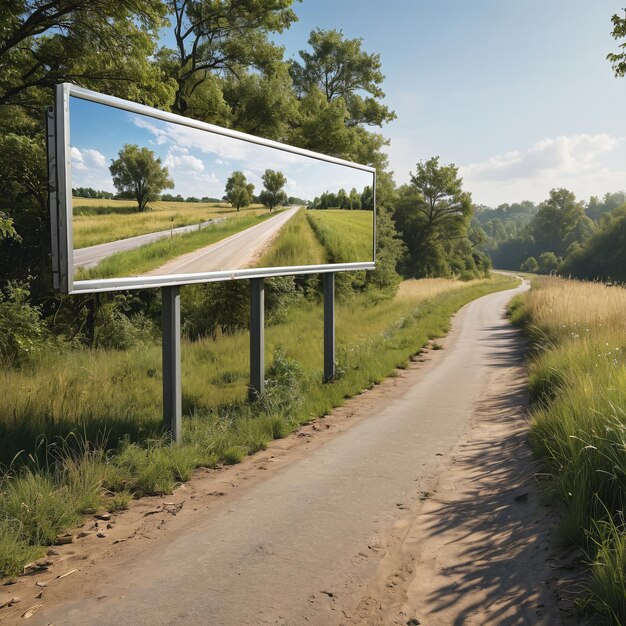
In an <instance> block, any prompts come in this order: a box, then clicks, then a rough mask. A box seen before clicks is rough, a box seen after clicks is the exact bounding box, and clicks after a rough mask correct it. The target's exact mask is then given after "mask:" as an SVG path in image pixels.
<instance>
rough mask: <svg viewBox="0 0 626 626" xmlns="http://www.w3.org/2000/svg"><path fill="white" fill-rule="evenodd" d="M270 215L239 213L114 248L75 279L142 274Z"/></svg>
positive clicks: (78, 272) (79, 272) (80, 270)
mask: <svg viewBox="0 0 626 626" xmlns="http://www.w3.org/2000/svg"><path fill="white" fill-rule="evenodd" d="M270 216H271V215H270V214H269V213H265V214H263V215H244V214H240V216H238V217H235V216H232V217H231V218H229V219H227V220H226V221H224V222H219V223H217V224H211V225H210V226H206V227H205V228H202V229H201V230H197V231H195V230H194V231H193V232H190V233H184V234H182V235H176V236H175V237H174V238H173V239H170V238H167V237H166V238H164V239H159V240H158V241H154V242H153V243H149V244H146V245H145V246H140V247H139V248H135V249H134V250H128V251H126V252H117V253H115V254H112V255H111V256H108V257H106V258H105V259H104V260H103V261H101V262H100V263H98V265H96V267H93V268H91V269H88V270H86V269H79V270H78V271H77V272H76V276H75V280H90V279H93V278H119V277H122V276H136V275H139V274H144V273H145V272H149V271H151V270H154V269H156V268H157V267H159V266H160V265H163V264H164V263H166V262H167V261H169V260H171V259H175V258H176V257H178V256H181V255H182V254H186V253H187V252H193V251H194V250H198V249H199V248H203V247H204V246H209V245H211V244H213V243H216V242H218V241H221V240H222V239H225V238H226V237H230V236H231V235H234V234H236V233H239V232H241V231H242V230H246V228H250V227H251V226H255V225H256V224H259V223H260V222H262V221H264V220H266V219H268V218H269V217H270Z"/></svg>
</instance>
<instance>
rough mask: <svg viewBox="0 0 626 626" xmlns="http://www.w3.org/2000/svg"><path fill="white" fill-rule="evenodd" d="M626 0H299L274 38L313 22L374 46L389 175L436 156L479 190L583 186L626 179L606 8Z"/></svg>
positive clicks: (293, 51)
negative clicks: (388, 114)
mask: <svg viewBox="0 0 626 626" xmlns="http://www.w3.org/2000/svg"><path fill="white" fill-rule="evenodd" d="M623 6H624V0H524V1H523V2H513V1H512V0H472V1H471V2H469V1H468V0H387V1H386V2H380V1H378V2H373V1H371V0H303V2H301V3H295V5H294V8H295V11H296V13H297V15H298V17H299V21H298V22H297V23H296V24H294V25H293V26H292V27H291V28H290V29H289V30H288V31H286V32H285V33H283V34H282V35H280V36H278V37H276V38H275V40H276V41H277V42H278V43H280V44H281V45H283V46H285V49H286V57H287V58H290V57H297V54H298V51H299V50H302V49H306V48H307V43H306V41H307V39H308V36H309V33H310V31H311V30H312V29H314V28H317V27H320V28H323V29H329V28H336V29H341V30H342V31H343V32H344V34H345V36H346V37H348V38H354V37H360V38H362V39H363V47H364V49H365V50H366V51H368V52H370V53H378V54H380V58H381V62H382V70H383V73H384V74H385V76H386V78H385V81H384V84H383V89H384V91H385V92H386V99H385V103H386V104H387V105H388V106H389V107H390V108H392V109H393V110H395V112H396V114H397V116H398V118H397V120H395V121H393V122H391V123H390V124H387V125H385V126H384V127H383V129H382V132H383V134H384V135H385V136H386V137H387V138H388V139H390V142H391V144H390V146H389V148H388V153H389V159H390V166H391V169H392V170H393V171H394V175H395V180H396V182H397V183H399V184H402V183H405V182H408V180H409V176H410V174H409V172H411V171H415V165H416V163H417V162H418V161H421V160H426V159H428V158H430V157H432V156H439V157H440V162H441V163H446V164H448V163H454V164H455V165H457V166H458V167H459V172H460V175H461V176H462V177H463V180H464V188H465V189H466V190H467V191H470V192H471V193H472V197H473V200H474V202H475V203H477V204H486V205H489V206H497V205H498V204H500V203H504V202H509V203H511V202H516V201H521V200H532V201H535V202H540V201H542V200H544V199H545V198H547V197H548V194H549V191H550V189H552V188H556V187H567V188H568V189H571V190H572V191H574V192H575V193H576V195H577V196H578V197H579V198H581V199H588V198H589V196H591V195H600V196H602V195H604V193H606V192H613V191H618V190H623V189H626V78H615V76H614V75H613V71H612V69H611V65H610V63H609V62H608V61H607V60H606V55H607V53H609V52H615V51H617V45H618V44H617V42H616V41H615V40H614V39H613V38H612V37H611V35H610V33H611V30H612V25H611V21H610V19H611V16H612V15H613V14H615V13H620V14H622V7H623Z"/></svg>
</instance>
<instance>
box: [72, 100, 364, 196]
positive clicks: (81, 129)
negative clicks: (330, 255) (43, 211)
mask: <svg viewBox="0 0 626 626" xmlns="http://www.w3.org/2000/svg"><path fill="white" fill-rule="evenodd" d="M125 144H136V145H138V146H140V147H147V148H149V149H150V150H151V151H152V152H154V154H155V155H156V156H157V157H159V158H160V159H161V163H162V164H163V165H164V166H165V167H167V169H168V173H169V175H170V178H171V179H172V180H173V182H174V184H175V186H174V189H172V190H168V191H167V192H168V193H172V194H174V195H177V194H181V195H182V196H183V197H184V198H187V197H189V196H195V197H198V198H202V197H205V196H206V197H212V198H221V197H222V196H223V195H224V193H225V186H226V180H227V179H228V177H229V176H230V175H231V174H232V173H233V172H234V171H243V172H244V174H245V175H246V179H247V181H248V182H249V183H253V184H254V186H255V189H254V192H255V193H256V194H258V193H260V192H261V191H262V189H263V181H262V179H261V177H262V175H263V173H264V172H265V170H266V169H274V170H279V171H281V172H282V173H283V174H284V175H285V177H286V178H287V183H286V185H285V191H286V193H287V195H288V196H295V197H297V198H301V199H304V200H313V199H314V198H315V197H316V196H320V195H321V194H322V193H324V192H325V191H331V192H333V193H337V191H339V189H345V190H346V191H347V192H350V190H351V189H352V188H356V189H357V191H358V192H359V194H360V193H361V192H362V191H363V189H364V188H365V187H366V186H368V185H372V180H373V175H372V174H371V173H370V172H365V171H363V170H359V169H355V168H353V167H347V166H344V165H338V164H334V163H328V162H326V161H319V160H317V159H314V158H311V157H307V156H303V155H299V154H293V153H290V152H285V151H283V150H278V149H276V148H269V147H267V146H259V145H256V144H253V143H250V142H247V141H242V140H240V139H233V138H232V137H225V136H223V135H218V134H214V133H209V132H206V131H202V130H198V129H194V128H190V127H188V126H182V125H179V124H173V123H171V122H164V121H162V120H157V119H155V118H152V117H148V116H145V115H138V114H136V113H130V112H128V111H123V110H121V109H116V108H113V107H110V106H107V105H103V104H97V103H94V102H90V101H87V100H81V99H80V98H76V97H72V98H71V101H70V145H71V152H72V187H91V188H93V189H97V190H105V191H113V192H114V191H115V187H114V186H113V180H112V178H111V174H110V172H109V166H110V165H111V161H112V160H113V159H116V158H117V157H118V153H119V151H120V150H121V149H122V148H123V146H124V145H125Z"/></svg>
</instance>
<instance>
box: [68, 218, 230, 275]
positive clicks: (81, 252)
mask: <svg viewBox="0 0 626 626" xmlns="http://www.w3.org/2000/svg"><path fill="white" fill-rule="evenodd" d="M225 219H226V218H225V217H216V218H215V219H212V220H207V221H206V222H200V223H199V224H190V225H189V226H179V227H178V228H172V229H168V230H162V231H159V232H158V233H147V234H145V235H137V236H136V237H128V238H127V239H118V240H117V241H109V242H107V243H100V244H98V245H96V246H88V247H87V248H78V249H76V250H74V271H76V270H77V269H78V268H80V267H82V268H84V269H90V268H92V267H95V266H96V265H98V263H100V261H102V260H104V259H106V258H107V257H108V256H111V255H112V254H115V253H116V252H126V251H127V250H134V249H135V248H139V247H141V246H145V245H146V244H148V243H152V242H153V241H158V240H159V239H164V238H166V237H171V236H173V235H183V234H185V233H191V232H193V231H196V230H199V229H202V228H205V227H206V226H209V225H210V224H218V223H219V222H223V221H224V220H225Z"/></svg>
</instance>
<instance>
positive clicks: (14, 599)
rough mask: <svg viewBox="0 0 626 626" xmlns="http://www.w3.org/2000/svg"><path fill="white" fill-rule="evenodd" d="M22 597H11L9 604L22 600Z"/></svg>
mask: <svg viewBox="0 0 626 626" xmlns="http://www.w3.org/2000/svg"><path fill="white" fill-rule="evenodd" d="M21 601H22V598H18V597H17V596H14V597H13V598H11V599H10V600H9V606H13V605H14V604H17V603H18V602H21Z"/></svg>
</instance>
